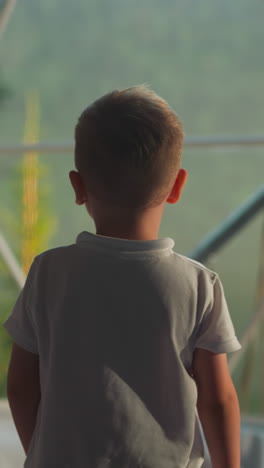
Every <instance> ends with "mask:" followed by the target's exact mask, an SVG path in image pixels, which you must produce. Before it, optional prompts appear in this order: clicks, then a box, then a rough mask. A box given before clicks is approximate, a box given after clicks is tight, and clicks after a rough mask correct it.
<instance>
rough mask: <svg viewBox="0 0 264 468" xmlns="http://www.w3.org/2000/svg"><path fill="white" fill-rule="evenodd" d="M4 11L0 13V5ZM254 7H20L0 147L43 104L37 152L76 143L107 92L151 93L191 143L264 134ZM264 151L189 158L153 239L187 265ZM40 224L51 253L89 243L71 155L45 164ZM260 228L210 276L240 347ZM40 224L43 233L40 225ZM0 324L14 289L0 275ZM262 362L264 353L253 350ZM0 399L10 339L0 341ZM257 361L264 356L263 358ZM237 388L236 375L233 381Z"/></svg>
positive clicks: (6, 179) (239, 197)
mask: <svg viewBox="0 0 264 468" xmlns="http://www.w3.org/2000/svg"><path fill="white" fill-rule="evenodd" d="M3 3H4V2H3V0H2V2H1V1H0V8H1V4H2V5H3ZM263 15H264V3H262V2H260V1H259V0H234V1H233V2H230V1H228V0H204V1H199V2H197V1H196V0H179V1H177V0H140V1H139V0H111V1H109V0H77V1H76V2H72V1H70V0H46V1H45V2H40V1H35V0H34V1H33V0H27V2H18V3H17V4H16V6H15V9H14V11H13V14H12V16H11V18H10V21H9V23H8V26H7V28H6V31H5V33H4V35H3V36H2V38H1V40H0V145H1V144H4V143H19V142H22V140H23V139H24V137H25V134H24V127H25V119H26V101H27V96H28V93H30V92H31V91H32V90H34V92H35V93H37V94H38V97H39V103H40V135H39V139H40V141H72V139H73V129H74V125H75V123H76V120H77V118H78V116H79V114H80V112H81V111H82V110H83V108H84V107H86V106H87V105H88V104H89V103H91V102H92V101H93V100H94V99H96V98H97V97H99V96H100V95H101V94H103V93H105V92H107V91H109V90H112V89H114V88H124V87H127V86H130V85H134V84H142V83H148V84H149V85H150V87H151V88H152V89H153V90H154V91H156V92H157V93H159V94H161V95H162V96H163V97H164V98H165V99H167V100H168V101H169V103H170V105H171V106H172V107H173V108H174V109H175V110H176V112H177V113H178V114H179V116H180V118H181V120H182V122H183V125H184V128H185V133H186V135H187V136H195V135H200V136H211V135H234V134H235V135H236V134H240V135H257V134H263V133H264V132H263V120H264V93H263V72H264V60H263V40H264V28H263V17H264V16H263ZM263 152H264V148H263V147H260V148H253V147H249V148H246V147H245V148H236V149H234V148H233V149H227V148H222V149H212V148H208V149H203V150H201V149H186V150H185V151H184V155H183V166H184V167H186V168H187V169H188V171H189V180H188V184H187V186H186V189H185V191H184V195H183V197H182V201H181V203H180V204H179V205H178V206H174V205H172V206H171V205H167V207H166V210H165V213H164V218H163V221H162V225H161V229H160V237H164V236H170V237H172V238H173V239H174V240H175V250H177V251H178V252H180V253H183V254H185V253H188V251H190V250H191V249H192V248H193V247H194V246H195V245H196V244H197V243H198V241H199V240H200V239H201V237H202V236H203V235H204V234H206V233H207V232H208V231H209V230H211V229H213V228H214V227H215V226H216V225H217V224H219V223H221V221H222V220H223V219H224V218H225V217H226V216H227V215H228V214H229V213H230V212H231V211H232V210H234V209H235V208H236V207H237V206H238V205H239V204H241V203H242V202H243V201H244V200H245V199H246V198H247V197H248V196H249V195H251V194H252V193H253V192H254V191H255V190H257V188H258V187H259V186H260V185H261V184H262V183H263V173H264V170H263V169H264V164H263ZM21 156H22V155H18V156H13V155H12V156H11V155H9V156H8V155H1V156H0V182H1V183H0V210H1V213H2V215H1V223H0V227H1V230H2V232H3V233H4V235H5V237H6V238H7V239H8V241H9V243H10V245H11V247H12V249H13V251H14V252H15V254H16V255H17V258H18V259H21V238H20V235H19V224H20V223H21V219H22V218H21V216H22V211H21V210H22V208H21V196H22V195H21V194H22V183H21V177H20V175H19V174H20V172H19V171H20V169H19V168H20V167H21V159H22V158H21ZM39 160H40V164H41V165H42V166H43V168H44V171H43V173H44V175H42V176H41V178H40V186H41V191H42V192H41V193H42V195H41V197H40V198H41V200H40V203H41V204H42V206H43V210H42V212H43V219H44V221H45V220H48V219H49V218H50V219H53V220H54V219H56V222H55V223H53V224H52V229H48V230H47V231H45V232H47V233H48V243H47V246H48V247H56V246H58V245H66V244H69V243H73V242H75V238H76V236H77V234H78V233H79V232H80V231H82V230H85V229H86V230H90V231H91V232H94V225H93V222H92V220H91V219H90V218H89V217H88V216H87V214H86V212H85V209H84V208H80V207H77V206H76V205H75V204H74V196H73V193H72V189H71V187H70V185H69V182H68V172H69V170H70V169H72V168H73V157H72V155H70V154H65V155H63V154H57V155H56V154H53V155H50V154H49V155H47V154H41V155H40V156H39ZM262 218H263V217H261V216H258V217H257V218H256V219H255V220H254V221H253V222H252V223H250V225H249V226H248V227H247V228H246V229H245V230H243V232H241V234H239V235H238V236H237V237H235V238H234V239H233V240H232V241H231V242H229V243H228V244H227V245H226V247H225V248H224V249H222V250H221V251H220V252H219V253H218V254H217V256H215V257H213V258H212V259H211V260H210V264H209V267H210V268H212V269H214V270H216V271H217V272H218V273H219V275H220V277H221V279H222V281H223V284H224V288H225V292H226V296H227V300H228V303H229V307H230V311H231V315H232V318H233V320H234V323H235V328H236V330H237V334H238V336H240V335H241V333H242V332H243V330H244V329H245V326H246V325H247V323H248V321H249V319H250V316H251V315H252V313H253V312H254V311H255V308H256V303H255V302H256V299H255V297H256V288H257V275H258V267H259V256H260V234H261V225H262ZM44 224H45V223H44ZM0 288H1V297H0V314H1V315H0V319H1V322H2V321H3V320H4V318H5V317H6V316H7V315H8V314H9V313H10V311H11V309H12V306H13V304H14V301H15V299H16V297H17V294H18V288H17V286H16V284H15V283H14V282H13V280H12V279H10V277H9V275H8V274H7V271H6V268H5V267H4V264H3V262H1V263H0ZM258 346H259V347H260V348H258V354H259V353H260V352H261V341H260V342H259V344H258ZM0 350H1V352H0V355H1V357H0V395H1V396H4V395H5V374H6V367H7V362H8V356H9V352H10V339H9V337H8V336H7V334H6V333H5V331H4V330H3V329H2V328H1V329H0ZM262 351H263V350H262ZM258 366H259V364H258V363H257V361H256V360H255V361H254V369H253V377H252V379H251V381H252V391H251V393H250V397H249V400H248V402H246V403H245V410H247V411H253V412H254V411H255V412H256V411H257V412H260V411H264V410H263V409H261V402H260V400H261V398H260V395H261V392H262V393H263V386H264V385H263V383H262V382H264V376H263V374H262V376H261V375H260V373H259V367H258ZM235 379H236V384H237V386H238V387H239V385H240V379H239V370H238V371H237V373H236V376H235Z"/></svg>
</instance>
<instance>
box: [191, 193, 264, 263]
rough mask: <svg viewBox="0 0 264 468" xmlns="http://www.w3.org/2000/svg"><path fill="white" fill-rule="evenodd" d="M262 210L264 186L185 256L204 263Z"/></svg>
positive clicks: (263, 205)
mask: <svg viewBox="0 0 264 468" xmlns="http://www.w3.org/2000/svg"><path fill="white" fill-rule="evenodd" d="M263 208H264V185H263V186H262V187H261V188H260V189H259V190H258V191H257V192H255V193H254V194H253V195H252V196H251V197H250V198H249V199H248V200H247V201H246V202H245V203H243V204H242V205H241V206H240V207H239V208H238V209H237V210H235V211H234V212H233V213H231V214H230V215H229V216H228V217H227V218H226V220H225V221H224V222H223V223H221V224H220V225H219V226H218V227H217V228H216V229H214V230H213V231H211V232H209V234H207V235H206V236H205V237H204V238H203V239H202V240H201V242H200V243H199V244H198V245H197V246H196V247H195V248H194V249H193V250H191V252H189V253H188V254H187V257H190V258H192V259H194V260H197V261H198V262H204V261H205V260H207V258H208V257H209V256H210V255H211V254H213V253H214V252H216V251H217V250H218V249H220V247H222V245H223V244H225V243H226V242H227V241H228V240H229V239H230V238H231V237H233V236H234V235H235V234H236V233H237V232H238V231H239V230H240V229H241V228H242V227H243V226H244V225H245V224H246V223H248V222H249V221H250V219H251V218H253V216H255V215H256V214H257V213H258V211H260V210H261V209H263Z"/></svg>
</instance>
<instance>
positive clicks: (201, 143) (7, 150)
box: [0, 135, 264, 155]
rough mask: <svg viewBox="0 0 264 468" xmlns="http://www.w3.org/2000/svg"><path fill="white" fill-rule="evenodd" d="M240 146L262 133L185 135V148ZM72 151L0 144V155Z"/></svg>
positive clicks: (255, 142) (261, 142)
mask: <svg viewBox="0 0 264 468" xmlns="http://www.w3.org/2000/svg"><path fill="white" fill-rule="evenodd" d="M241 146H264V135H255V136H254V135H253V136H252V135H251V136H250V135H249V136H244V135H237V136H230V135H229V136H228V135H227V136H223V135H220V136H211V137H199V136H194V137H186V138H185V140H184V147H185V148H211V147H241ZM35 151H37V152H38V153H49V154H50V153H52V154H61V153H73V151H74V143H73V142H72V141H66V142H44V143H35V144H6V145H3V144H2V145H1V146H0V155H1V154H5V155H10V154H14V155H15V154H21V153H25V152H27V153H30V152H35Z"/></svg>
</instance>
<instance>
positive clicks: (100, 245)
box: [76, 231, 174, 253]
mask: <svg viewBox="0 0 264 468" xmlns="http://www.w3.org/2000/svg"><path fill="white" fill-rule="evenodd" d="M76 244H77V245H80V246H81V245H82V246H88V245H90V246H91V247H93V248H96V249H99V250H102V251H103V250H104V251H105V250H107V251H108V252H111V251H112V252H120V253H122V252H134V253H136V252H146V253H157V252H159V251H167V250H172V249H173V247H174V240H173V239H171V238H170V237H163V238H160V239H153V240H130V239H120V238H117V237H107V236H101V235H98V234H92V233H91V232H88V231H83V232H81V233H80V234H79V235H78V236H77V239H76Z"/></svg>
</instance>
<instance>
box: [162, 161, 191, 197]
mask: <svg viewBox="0 0 264 468" xmlns="http://www.w3.org/2000/svg"><path fill="white" fill-rule="evenodd" d="M187 179H188V172H187V171H186V169H182V168H181V169H180V170H179V172H178V174H177V177H176V180H175V182H174V185H173V187H172V190H171V193H170V194H169V196H168V198H167V200H166V201H167V202H168V203H171V204H173V203H177V202H178V201H179V200H180V198H181V194H182V191H183V188H184V186H185V184H186V181H187Z"/></svg>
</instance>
